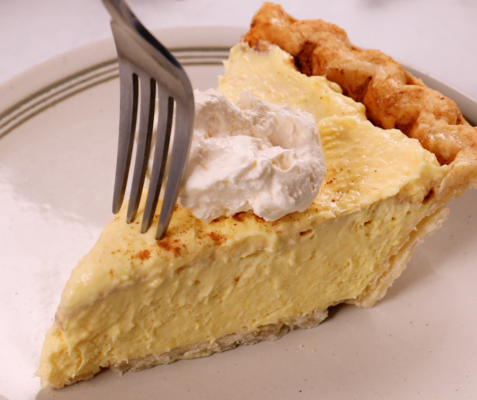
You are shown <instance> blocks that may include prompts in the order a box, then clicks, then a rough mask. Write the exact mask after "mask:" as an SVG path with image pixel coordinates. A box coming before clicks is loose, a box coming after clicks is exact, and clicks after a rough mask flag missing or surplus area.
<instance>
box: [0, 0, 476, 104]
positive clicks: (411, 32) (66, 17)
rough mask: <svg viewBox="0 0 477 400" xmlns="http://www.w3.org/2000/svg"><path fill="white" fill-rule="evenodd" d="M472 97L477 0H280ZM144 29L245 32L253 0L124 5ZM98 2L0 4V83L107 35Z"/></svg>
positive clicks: (20, 0)
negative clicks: (232, 28)
mask: <svg viewBox="0 0 477 400" xmlns="http://www.w3.org/2000/svg"><path fill="white" fill-rule="evenodd" d="M278 2H279V3H281V4H282V5H283V6H284V8H285V10H287V11H288V12H289V13H291V14H292V15H293V16H295V17H297V18H322V19H324V20H327V21H330V22H333V23H336V24H337V25H339V26H341V27H342V28H344V29H345V30H346V31H347V32H348V35H349V36H350V39H351V41H352V42H353V43H355V44H357V45H359V46H362V47H368V48H377V49H380V50H382V51H383V52H385V53H386V54H389V55H391V56H393V57H394V58H396V59H397V60H398V61H401V62H404V63H407V64H409V65H413V66H416V67H419V68H421V69H423V70H425V71H428V72H431V73H433V74H434V75H436V76H438V77H440V78H442V79H444V80H446V81H447V82H449V83H451V84H453V85H454V86H456V87H458V88H460V89H462V90H463V91H465V92H467V93H468V94H470V95H471V96H473V97H475V98H477V68H476V67H477V43H476V41H477V23H476V20H477V0H453V1H451V0H447V1H445V0H339V1H329V0H282V1H278ZM130 5H131V7H132V8H133V9H134V10H135V12H136V14H137V15H138V16H139V18H140V19H142V20H143V22H144V23H145V24H146V26H148V27H150V28H168V27H177V26H197V25H200V26H204V25H234V26H243V27H247V26H248V25H249V23H250V20H251V17H252V15H253V14H254V12H255V11H256V10H257V9H258V8H259V7H260V5H261V1H257V0H241V1H237V0H228V1H225V0H179V1H172V0H130ZM108 21H109V18H108V15H107V13H106V11H105V10H104V8H103V6H102V4H101V2H100V0H41V1H39V0H0V55H1V56H0V60H1V62H0V83H2V82H4V81H6V80H8V79H9V78H11V77H13V76H15V75H17V74H18V73H20V72H22V71H25V70H27V69H29V68H31V67H33V66H34V65H36V64H38V63H41V62H43V61H45V60H48V59H49V58H51V57H53V56H55V55H58V54H61V53H63V52H66V51H68V50H71V49H74V48H77V47H79V46H82V45H85V44H88V43H91V42H93V41H96V40H99V39H103V38H107V37H110V36H111V33H110V30H109V25H108Z"/></svg>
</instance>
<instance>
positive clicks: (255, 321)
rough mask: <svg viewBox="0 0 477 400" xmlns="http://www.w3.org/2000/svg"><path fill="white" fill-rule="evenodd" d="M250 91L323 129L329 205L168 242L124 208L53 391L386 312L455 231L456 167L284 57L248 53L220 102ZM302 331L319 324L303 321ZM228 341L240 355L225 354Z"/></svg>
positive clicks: (104, 245) (87, 283) (84, 266)
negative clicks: (391, 293) (447, 196)
mask: <svg viewBox="0 0 477 400" xmlns="http://www.w3.org/2000/svg"><path fill="white" fill-rule="evenodd" d="M243 89H247V90H249V91H250V92H251V93H252V94H253V95H255V96H257V97H259V98H261V99H263V100H266V101H269V102H273V103H277V104H286V105H288V106H290V107H293V108H296V109H300V110H304V111H307V112H309V113H311V114H312V115H313V116H314V117H315V119H316V121H317V124H318V128H319V132H320V136H321V141H322V145H323V151H324V154H325V158H326V164H327V172H326V176H325V180H324V183H323V185H322V187H321V190H320V192H319V195H318V197H317V198H316V200H315V202H314V203H313V204H312V205H311V206H310V207H309V209H308V210H307V211H305V212H303V213H294V214H290V215H287V216H285V217H283V218H282V219H280V220H279V221H276V222H266V221H264V220H262V219H260V218H258V217H256V216H255V215H253V214H252V213H240V214H238V215H236V216H234V217H231V218H225V217H221V218H219V219H217V220H214V221H213V222H211V223H209V224H205V223H203V222H201V221H199V220H197V219H195V218H194V217H193V216H192V215H191V214H190V213H189V212H188V211H187V210H185V209H184V208H182V207H178V209H177V210H176V211H175V213H174V215H173V218H172V221H171V225H170V227H169V230H168V236H167V237H166V239H164V240H163V241H161V242H158V241H156V240H155V239H154V233H155V226H156V224H157V217H156V219H155V220H154V226H153V227H152V229H150V230H149V231H148V232H147V233H146V234H141V233H140V225H139V224H136V223H134V224H131V225H127V224H126V222H125V220H126V217H125V212H126V211H125V209H126V206H124V207H123V209H122V211H121V212H120V214H118V215H117V216H116V217H115V218H114V219H113V220H112V221H111V222H110V223H109V224H108V226H106V228H105V229H104V231H103V232H102V234H101V237H100V239H99V240H98V242H97V243H96V245H95V246H94V247H93V249H92V250H91V252H90V253H89V254H88V255H86V256H85V257H84V258H83V259H81V260H80V262H79V264H78V266H77V267H76V268H75V269H74V270H73V272H72V275H71V278H70V280H69V281H68V282H67V284H66V287H65V289H64V291H63V294H62V299H61V303H60V306H59V307H58V311H57V315H56V322H55V323H54V324H53V326H52V327H51V329H50V330H49V331H48V333H47V337H46V341H45V344H44V347H43V350H42V355H41V363H40V368H39V371H38V374H39V375H40V376H41V377H42V384H43V385H44V386H50V385H51V386H54V387H62V386H63V385H65V384H69V383H72V382H75V381H77V380H81V379H87V378H90V377H91V376H92V375H93V374H95V373H97V372H99V370H100V368H102V367H103V368H104V367H114V368H115V369H119V370H127V369H129V368H130V367H132V368H133V369H141V368H145V367H149V366H152V365H155V364H158V363H167V362H172V361H174V360H176V359H179V358H193V357H198V356H203V355H209V354H211V353H213V352H215V351H222V350H224V349H227V348H231V347H233V346H234V345H236V344H239V343H248V342H247V340H248V339H247V338H249V337H251V336H250V335H253V333H254V332H258V331H260V332H265V333H264V334H263V335H262V336H258V339H257V340H263V339H267V338H276V336H274V335H271V334H270V335H267V334H266V332H267V331H266V329H267V327H277V326H278V327H280V326H281V325H283V326H285V327H286V325H287V324H288V325H290V326H292V325H293V326H311V325H313V324H315V325H316V323H319V322H320V320H321V319H322V318H321V319H320V320H318V319H315V320H313V319H312V318H311V317H310V316H312V315H314V313H317V312H322V314H320V315H323V318H324V316H326V314H325V310H326V309H327V308H328V307H329V306H331V305H334V304H337V303H341V302H344V301H348V302H356V303H358V304H359V305H363V306H369V305H372V303H374V301H375V300H377V299H378V298H379V297H381V296H382V295H383V294H384V291H385V290H386V288H387V287H388V286H389V284H390V283H391V282H392V280H393V279H394V278H395V277H396V275H399V273H400V271H401V270H402V269H403V268H404V265H405V262H406V260H407V258H408V257H409V255H410V251H411V250H412V248H413V246H414V245H415V244H416V243H417V242H418V241H419V240H421V239H422V237H423V236H426V235H427V234H428V233H429V232H430V231H431V230H432V229H434V228H435V226H437V225H438V224H439V223H440V222H442V220H443V219H444V218H445V216H446V211H445V208H444V205H443V204H439V203H436V202H434V201H433V199H432V196H429V193H431V191H432V188H433V187H435V185H437V184H438V183H439V182H440V180H441V179H442V178H443V176H444V175H445V174H446V172H447V170H448V167H446V166H440V165H439V163H438V162H437V160H436V158H435V156H434V155H433V154H431V153H429V152H428V151H426V150H424V149H423V148H422V147H421V145H420V144H419V142H418V141H417V140H414V139H409V138H407V137H406V136H405V135H403V134H402V133H401V132H400V131H397V130H382V129H380V128H376V127H374V126H373V125H372V124H371V123H370V122H368V121H367V120H366V116H365V110H364V107H363V105H362V104H360V103H356V102H354V101H353V100H351V99H349V98H347V97H345V96H343V95H342V94H341V90H340V88H339V87H338V86H337V85H336V84H333V83H330V82H329V81H327V80H326V79H325V78H323V77H307V76H305V75H302V74H301V73H299V72H298V71H297V70H296V69H295V67H294V65H293V62H292V59H291V56H290V55H288V54H287V53H285V52H283V51H282V50H280V49H279V48H278V47H274V46H272V47H270V48H269V49H268V50H267V51H264V52H257V51H255V50H251V49H249V48H248V47H247V46H246V45H242V44H240V45H237V46H236V47H234V48H233V49H232V50H231V56H230V59H229V61H228V62H227V63H226V71H225V76H224V77H223V78H221V80H220V86H219V87H218V90H219V91H220V92H222V93H223V94H225V95H226V96H227V97H228V98H229V99H230V100H232V101H235V100H237V97H238V95H239V94H240V92H241V91H242V90H243ZM143 198H144V196H143ZM143 207H144V205H143V204H142V205H141V207H140V210H139V214H138V219H139V218H141V217H142V210H143ZM300 318H301V319H303V321H305V320H306V319H307V318H311V320H310V321H311V322H310V323H309V324H308V325H307V324H306V323H303V324H301V325H300V323H296V322H290V321H299V320H300ZM313 321H314V322H313ZM280 324H281V325H280ZM293 326H292V327H293ZM270 329H272V328H270ZM280 329H281V328H280ZM284 329H285V328H284ZM227 337H229V338H233V340H235V342H233V341H232V339H231V344H228V345H225V344H224V345H222V343H224V342H223V338H227ZM235 338H236V339H235ZM255 341H256V340H255ZM249 342H250V341H249ZM217 343H218V344H219V345H217ZM181 349H185V350H181Z"/></svg>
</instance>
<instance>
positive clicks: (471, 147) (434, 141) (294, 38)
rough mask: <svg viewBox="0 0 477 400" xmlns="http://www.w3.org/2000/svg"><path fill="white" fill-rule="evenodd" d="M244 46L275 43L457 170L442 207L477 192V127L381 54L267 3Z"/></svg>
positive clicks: (447, 182)
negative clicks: (471, 192)
mask: <svg viewBox="0 0 477 400" xmlns="http://www.w3.org/2000/svg"><path fill="white" fill-rule="evenodd" d="M243 40H244V41H245V42H248V43H249V45H250V46H251V47H255V48H258V49H259V48H260V45H261V42H269V43H272V44H275V45H277V46H279V47H280V48H282V49H283V50H284V51H286V52H288V53H290V54H291V55H292V56H293V57H294V59H295V65H296V67H297V68H298V70H299V71H300V72H302V73H304V74H306V75H324V76H326V78H327V79H329V80H330V81H332V82H335V83H337V84H338V85H340V86H341V88H342V89H343V93H344V94H345V95H347V96H349V97H351V98H353V99H354V100H356V101H360V102H362V103H363V104H364V105H365V106H366V115H367V117H368V119H369V120H370V121H371V122H372V123H374V124H375V125H376V126H379V127H381V128H384V129H392V128H397V129H400V130H401V131H402V132H403V133H404V134H406V135H407V136H409V137H411V138H415V139H418V140H419V142H420V143H421V145H422V146H423V147H424V148H425V149H426V150H429V151H430V152H432V153H434V154H435V155H436V157H437V159H438V161H439V162H440V163H441V164H447V165H450V166H451V169H450V171H449V173H448V174H447V176H446V178H445V179H444V180H443V182H442V183H441V185H440V186H439V187H438V188H436V189H435V190H434V192H432V193H430V195H431V196H438V197H439V200H440V201H444V202H445V201H448V200H450V199H452V198H455V197H458V196H460V195H462V194H463V193H464V192H465V190H466V189H468V188H469V187H474V188H477V128H475V127H472V126H471V125H470V124H469V123H468V122H467V121H466V120H465V118H464V117H463V115H462V113H461V112H460V111H459V109H458V107H457V105H456V104H455V102H454V101H452V100H451V99H449V98H447V97H445V96H444V95H442V94H441V93H439V92H437V91H435V90H433V89H431V88H429V87H427V86H426V85H425V84H424V83H423V82H422V81H421V80H420V79H418V78H415V77H414V76H412V75H411V74H410V73H409V72H407V71H406V70H405V69H404V67H402V66H401V65H400V64H399V63H397V62H396V61H395V60H393V59H392V58H391V57H389V56H387V55H385V54H383V53H382V52H380V51H379V50H361V49H359V48H358V47H356V46H354V45H352V44H351V43H350V41H349V39H348V36H347V34H346V32H345V31H344V30H343V29H341V28H339V27H338V26H336V25H333V24H331V23H329V22H325V21H323V20H320V19H317V20H302V21H300V20H297V19H295V18H293V17H291V16H290V15H288V14H287V13H286V12H285V11H284V10H283V8H282V7H281V6H280V5H278V4H273V3H264V4H263V6H262V8H261V9H260V10H259V11H258V12H257V13H256V14H255V16H254V18H253V20H252V23H251V28H250V30H249V32H248V33H247V34H246V35H245V36H244V38H243Z"/></svg>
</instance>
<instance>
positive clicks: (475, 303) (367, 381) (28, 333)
mask: <svg viewBox="0 0 477 400" xmlns="http://www.w3.org/2000/svg"><path fill="white" fill-rule="evenodd" d="M243 31H244V30H243V29H238V28H194V29H181V30H178V29H173V30H166V31H160V32H157V33H156V34H157V35H158V36H159V37H160V38H161V41H163V42H164V43H165V44H166V45H167V46H169V47H170V48H173V49H175V54H176V55H177V56H178V58H179V59H180V61H181V62H183V64H185V65H186V69H187V72H188V73H189V76H190V77H191V78H192V81H193V84H194V86H195V87H197V88H200V89H207V88H209V87H214V86H216V83H217V75H219V74H220V73H221V72H222V70H223V69H222V66H221V61H222V60H223V59H224V58H226V57H227V49H228V47H229V46H231V45H233V44H235V43H236V42H237V41H238V39H239V37H240V34H241V33H242V32H243ZM413 72H415V74H416V75H419V76H421V77H422V78H423V79H424V80H425V81H427V82H428V84H429V85H431V86H433V87H436V88H437V89H439V90H441V91H442V92H444V93H445V94H447V95H448V96H449V97H451V98H454V99H455V100H456V101H457V102H458V104H459V105H460V107H461V109H462V110H464V113H465V114H466V116H467V118H469V119H470V120H473V121H477V112H476V110H477V103H476V102H475V101H474V100H472V99H470V98H469V97H468V96H466V95H465V94H463V93H460V92H458V91H456V90H455V89H453V88H451V87H449V86H448V85H446V84H444V83H442V82H441V81H439V80H437V79H435V78H433V77H431V76H429V75H426V74H424V73H422V72H419V71H415V70H414V71H413ZM118 92H119V91H118V80H117V65H116V62H115V50H114V46H113V44H112V41H111V40H107V41H103V42H100V43H96V44H93V45H90V46H87V47H84V48H82V49H79V50H76V51H74V52H71V53H67V54H66V55H64V56H61V57H58V58H55V59H53V60H51V61H49V62H47V63H45V64H42V65H40V66H38V67H36V68H34V69H33V70H30V71H28V72H27V73H25V74H23V75H20V76H19V77H17V78H15V79H13V80H11V81H9V82H7V83H5V84H4V85H2V86H0V210H1V213H0V215H1V217H0V239H1V240H0V266H1V276H0V304H1V308H0V321H1V322H0V354H1V355H2V357H1V362H0V399H1V400H5V399H8V400H10V399H26V398H35V397H36V398H37V399H50V398H55V399H70V400H71V399H85V398H88V399H91V400H94V399H107V398H114V399H118V400H119V399H132V398H154V397H157V398H164V399H183V398H194V399H219V398H220V399H243V398H248V399H263V398H274V399H295V398H297V399H316V398H323V399H354V398H356V399H382V398H396V399H414V398H416V399H417V398H420V399H423V398H424V399H429V398H433V399H446V400H448V399H454V398H455V399H463V398H475V395H476V393H477V357H476V356H475V355H476V354H477V339H476V338H477V321H476V318H475V310H476V309H477V292H476V284H475V283H476V282H477V268H475V267H476V262H475V260H476V259H477V221H476V220H477V210H476V207H475V204H476V202H477V192H476V191H470V192H468V193H467V194H466V195H465V196H464V197H462V198H461V199H458V200H456V201H454V202H453V203H451V205H450V208H451V210H452V212H451V216H450V218H449V220H448V221H447V222H446V224H445V225H444V227H443V228H442V229H441V230H439V231H438V233H436V234H435V235H434V236H432V237H431V238H429V239H427V240H426V242H425V243H424V244H423V245H421V246H420V247H419V248H418V250H417V251H416V253H415V254H414V256H413V258H412V260H411V262H410V265H409V267H408V269H407V270H406V272H405V273H404V274H403V276H402V277H401V278H400V279H399V280H398V281H397V282H396V284H395V285H394V286H393V287H392V288H391V289H390V290H389V292H388V295H387V296H386V297H385V299H384V300H383V301H381V302H380V303H379V304H378V305H377V306H376V307H374V308H372V309H369V310H364V309H358V308H356V307H353V306H338V307H336V308H335V309H333V310H331V317H330V318H329V319H328V320H326V321H325V322H324V323H323V324H322V325H320V326H319V327H317V328H314V329H309V330H298V331H295V332H292V333H290V334H288V335H286V336H285V337H284V338H282V339H280V340H279V341H276V342H263V343H260V344H258V345H255V346H250V347H241V348H238V349H235V350H233V351H228V352H225V353H222V354H216V355H214V356H212V357H207V358H202V359H196V360H188V361H180V362H177V363H174V364H172V365H167V366H159V367H155V368H152V369H150V370H147V371H143V372H140V373H127V374H125V375H124V376H122V377H119V376H118V375H116V374H114V373H112V372H110V371H106V372H103V373H101V374H99V375H98V376H97V377H96V378H94V379H93V380H90V381H87V382H82V383H80V384H77V385H74V386H72V387H68V388H65V389H62V390H60V391H55V390H52V389H47V390H40V383H39V379H38V378H36V377H34V376H33V373H34V371H35V369H36V367H37V365H38V360H39V352H40V349H41V345H42V342H43V338H44V334H45V332H46V330H47V328H48V327H49V325H50V324H51V321H52V320H53V316H54V312H55V309H56V306H57V305H58V303H59V300H60V293H61V290H62V289H63V286H64V283H65V281H66V280H67V278H68V277H69V275H70V271H71V269H72V268H73V267H74V266H75V265H76V262H77V260H78V259H79V258H80V257H81V256H82V255H83V254H85V253H86V252H87V251H88V250H89V249H90V248H91V246H92V245H93V244H94V242H95V241H96V239H97V237H98V235H99V233H100V230H101V228H102V227H103V226H104V225H105V224H106V223H107V222H108V220H109V219H110V218H111V211H110V207H111V204H110V203H111V196H112V183H113V182H112V181H113V176H114V167H115V157H116V140H117V139H116V137H117V123H118V108H119V107H118V106H119V101H118V96H119V93H118Z"/></svg>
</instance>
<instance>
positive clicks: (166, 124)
mask: <svg viewBox="0 0 477 400" xmlns="http://www.w3.org/2000/svg"><path fill="white" fill-rule="evenodd" d="M102 1H103V4H104V5H105V7H106V8H107V10H108V11H109V13H110V14H111V17H112V20H111V29H112V31H113V37H114V41H115V43H116V50H117V53H118V61H119V80H120V96H121V98H120V118H119V143H118V159H117V164H116V178H115V183H114V195H113V213H115V214H116V213H117V212H118V211H119V210H120V208H121V205H122V203H123V200H124V194H125V191H126V184H127V180H128V175H129V165H130V163H131V155H132V150H133V145H134V136H135V131H136V122H137V114H138V110H139V128H138V140H137V149H136V162H135V166H134V175H133V180H132V186H131V196H130V200H129V205H128V211H127V222H128V223H131V222H132V221H134V219H135V217H136V214H137V210H138V207H139V202H140V200H141V194H142V189H143V186H144V179H145V176H146V170H147V165H148V160H149V156H150V153H151V138H152V130H153V121H154V113H155V101H156V90H158V97H159V116H158V130H157V136H156V145H155V146H156V147H155V151H154V158H153V166H152V171H151V179H150V185H149V191H148V194H147V199H146V206H145V209H144V215H143V219H142V225H141V232H142V233H144V232H146V231H147V230H148V229H149V227H150V226H151V224H152V221H153V219H154V214H155V210H156V207H157V202H158V199H159V194H160V190H161V186H162V181H163V179H164V171H165V167H166V161H167V157H168V150H169V142H170V137H171V128H172V119H173V114H174V105H175V134H174V141H173V143H172V152H171V160H170V165H169V172H168V176H167V182H166V189H165V193H164V198H163V203H162V208H161V214H160V217H159V223H158V227H157V232H156V239H157V240H161V239H163V238H164V236H165V234H166V230H167V227H168V225H169V222H170V220H171V216H172V213H173V211H174V205H175V203H176V200H177V195H178V192H179V188H180V183H181V180H182V177H183V175H184V171H185V167H186V164H187V157H188V155H189V149H190V143H191V138H192V129H193V125H194V95H193V91H192V86H191V84H190V81H189V78H188V77H187V74H186V72H185V71H184V69H183V68H182V66H181V65H180V64H179V62H178V61H177V60H176V59H175V58H174V56H173V55H172V54H171V53H170V52H169V51H168V50H167V49H166V48H165V47H164V46H163V45H162V44H161V43H159V41H158V40H157V39H156V38H155V37H154V36H152V34H151V33H150V32H149V31H148V30H147V29H146V28H145V27H144V26H143V25H142V24H141V22H140V21H139V20H138V19H137V18H136V16H135V15H134V14H133V13H132V11H131V10H130V9H129V7H128V5H127V4H126V2H125V1H123V0H102ZM139 97H140V101H138V100H139ZM138 103H139V104H138Z"/></svg>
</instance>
